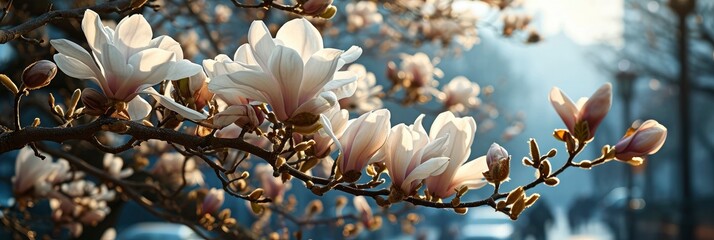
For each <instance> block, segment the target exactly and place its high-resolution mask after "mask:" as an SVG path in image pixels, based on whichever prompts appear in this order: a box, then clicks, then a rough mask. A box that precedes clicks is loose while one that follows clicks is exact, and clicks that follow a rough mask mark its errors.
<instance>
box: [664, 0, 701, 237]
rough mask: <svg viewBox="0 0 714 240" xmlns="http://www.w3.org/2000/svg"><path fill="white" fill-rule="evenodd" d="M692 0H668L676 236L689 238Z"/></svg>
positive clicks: (690, 215)
mask: <svg viewBox="0 0 714 240" xmlns="http://www.w3.org/2000/svg"><path fill="white" fill-rule="evenodd" d="M696 5H697V3H696V0H670V1H669V7H670V8H671V9H672V11H674V13H676V14H677V17H678V21H679V32H678V33H677V35H678V45H679V54H678V57H679V81H680V82H679V117H680V118H679V124H680V127H681V128H680V130H681V131H680V135H679V136H680V139H679V142H680V144H681V145H680V146H681V147H680V153H681V154H682V159H680V163H681V165H680V170H681V172H680V174H681V178H682V186H681V187H682V202H681V210H680V214H681V223H680V226H679V239H693V237H694V226H693V223H692V222H693V219H692V218H693V217H694V216H693V214H692V206H691V200H692V197H693V194H692V189H691V188H692V187H691V171H690V166H691V155H690V145H691V144H690V138H689V135H690V132H691V129H690V125H689V123H690V110H689V95H690V88H691V86H690V82H689V62H688V60H689V49H688V47H689V39H688V37H689V29H688V28H687V17H688V16H689V15H690V14H691V13H692V12H693V11H694V8H695V6H696Z"/></svg>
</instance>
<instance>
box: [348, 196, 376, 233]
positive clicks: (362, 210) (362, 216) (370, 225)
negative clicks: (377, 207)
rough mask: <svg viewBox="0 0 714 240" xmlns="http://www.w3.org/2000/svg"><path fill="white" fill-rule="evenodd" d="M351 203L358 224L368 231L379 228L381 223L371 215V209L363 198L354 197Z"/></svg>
mask: <svg viewBox="0 0 714 240" xmlns="http://www.w3.org/2000/svg"><path fill="white" fill-rule="evenodd" d="M352 203H354V206H355V209H356V210H357V214H358V216H359V223H361V224H362V225H363V226H364V227H366V228H367V229H369V230H374V229H375V228H377V227H379V225H380V224H381V222H380V220H378V218H375V217H374V215H373V214H372V207H370V206H369V203H368V202H367V198H365V197H364V196H355V197H354V198H353V199H352Z"/></svg>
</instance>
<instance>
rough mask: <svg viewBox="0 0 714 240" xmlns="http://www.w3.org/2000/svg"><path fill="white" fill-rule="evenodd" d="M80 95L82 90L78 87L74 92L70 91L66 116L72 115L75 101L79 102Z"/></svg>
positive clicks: (75, 104)
mask: <svg viewBox="0 0 714 240" xmlns="http://www.w3.org/2000/svg"><path fill="white" fill-rule="evenodd" d="M81 96H82V91H80V90H79V89H75V90H74V92H73V93H72V98H70V100H69V104H68V105H67V114H68V117H72V116H74V110H75V109H76V108H77V103H79V98H80V97H81Z"/></svg>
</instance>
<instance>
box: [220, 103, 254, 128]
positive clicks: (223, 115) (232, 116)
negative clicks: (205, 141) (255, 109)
mask: <svg viewBox="0 0 714 240" xmlns="http://www.w3.org/2000/svg"><path fill="white" fill-rule="evenodd" d="M247 115H248V113H247V112H246V106H245V105H239V106H228V108H226V109H225V110H223V111H221V112H219V113H218V114H216V115H215V116H214V117H213V125H216V126H219V127H221V128H223V127H225V126H228V125H231V124H233V123H234V122H235V121H236V120H238V118H240V117H242V116H247Z"/></svg>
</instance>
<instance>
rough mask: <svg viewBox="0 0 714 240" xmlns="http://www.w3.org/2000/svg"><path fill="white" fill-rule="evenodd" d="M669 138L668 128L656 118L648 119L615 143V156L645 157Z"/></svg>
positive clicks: (624, 157) (627, 158)
mask: <svg viewBox="0 0 714 240" xmlns="http://www.w3.org/2000/svg"><path fill="white" fill-rule="evenodd" d="M666 139H667V128H665V127H664V126H663V125H662V124H660V123H658V122H657V121H655V120H647V121H645V122H644V123H642V125H641V126H640V127H639V128H637V130H635V132H634V133H633V134H632V135H630V136H627V137H624V138H623V139H622V140H620V142H618V143H617V144H616V145H615V151H616V153H615V156H616V157H617V159H620V160H629V159H632V158H635V157H644V156H646V155H650V154H654V153H656V152H657V151H659V149H660V148H662V145H664V142H665V140H666Z"/></svg>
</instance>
